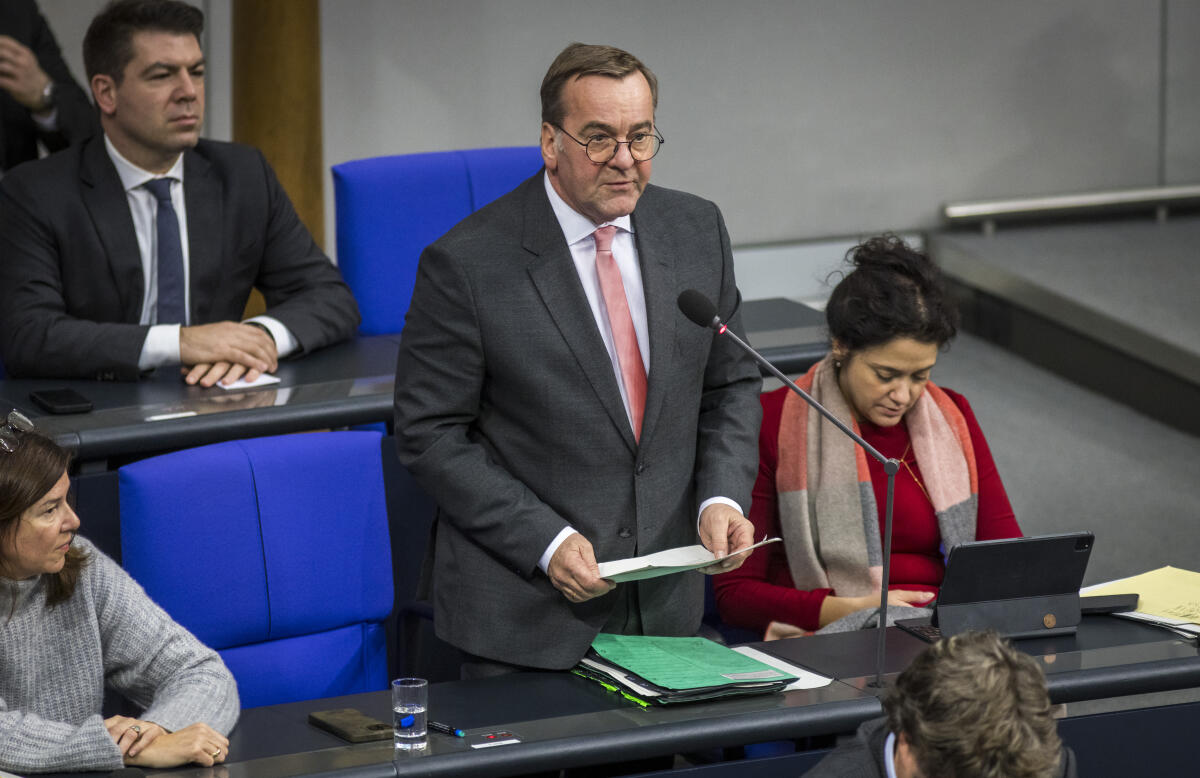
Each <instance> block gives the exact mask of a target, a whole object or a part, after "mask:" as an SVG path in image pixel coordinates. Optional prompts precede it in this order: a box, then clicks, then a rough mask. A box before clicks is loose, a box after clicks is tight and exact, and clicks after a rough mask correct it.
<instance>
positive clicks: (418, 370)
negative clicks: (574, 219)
mask: <svg viewBox="0 0 1200 778" xmlns="http://www.w3.org/2000/svg"><path fill="white" fill-rule="evenodd" d="M633 224H634V230H635V237H636V240H637V245H638V253H639V257H640V262H641V266H642V278H643V281H644V284H645V295H646V308H647V316H648V329H649V343H650V346H649V350H650V357H649V361H650V372H649V385H648V391H647V398H646V411H645V417H644V420H643V428H642V437H641V442H640V444H639V443H638V442H637V441H635V439H634V437H633V432H632V430H631V428H630V425H629V420H628V417H627V416H626V413H625V408H624V405H623V404H622V402H621V395H620V390H619V389H618V387H617V380H616V377H615V375H614V373H613V368H612V363H611V362H610V361H609V358H608V353H607V351H606V350H605V348H604V344H603V341H602V340H601V337H600V333H599V332H598V330H597V328H596V323H595V320H594V319H593V317H592V314H591V310H590V308H589V307H588V303H587V299H586V297H585V295H584V292H583V287H582V285H581V284H580V282H579V277H578V275H577V273H576V270H575V266H574V264H573V262H572V260H571V255H570V250H569V249H568V247H567V244H566V241H565V239H564V238H563V234H562V230H561V228H560V227H559V224H558V221H557V220H556V219H555V217H554V213H553V211H552V210H551V207H550V204H549V201H548V199H547V197H546V193H545V190H544V188H543V183H542V174H541V173H538V174H537V175H535V176H534V177H533V178H530V179H529V180H527V181H525V182H524V183H522V184H521V185H520V186H519V187H518V188H517V189H516V190H514V191H513V192H512V193H510V194H508V195H505V196H504V197H502V198H500V199H499V200H497V201H496V202H494V203H492V204H491V205H489V206H487V207H485V208H483V209H482V210H480V211H478V212H476V213H475V214H473V215H472V216H470V217H468V218H467V219H465V220H464V221H463V222H462V223H460V224H459V225H458V226H456V227H455V228H454V229H452V230H451V231H450V232H449V233H447V234H446V235H445V236H444V237H442V238H441V239H440V240H438V241H437V242H436V243H434V244H433V245H431V246H429V247H428V248H427V249H426V250H425V252H424V253H423V254H422V256H421V261H420V266H419V268H418V271H417V279H416V284H415V288H414V292H413V298H412V305H411V307H410V309H409V312H408V318H407V321H406V324H405V328H404V334H403V340H402V343H401V347H400V358H399V362H398V366H397V373H396V437H397V446H398V448H399V452H400V457H401V460H402V461H403V462H404V463H405V464H406V465H407V466H408V467H409V469H410V470H411V471H412V473H413V475H414V476H415V477H416V478H417V480H418V482H419V483H421V484H422V486H423V487H424V488H425V489H426V490H427V491H428V492H429V493H430V495H431V496H432V497H433V498H434V499H435V500H436V501H437V503H438V506H439V514H438V516H439V521H438V522H437V525H436V551H435V555H434V603H435V621H436V625H437V632H438V634H439V635H440V636H442V637H443V638H444V639H446V640H448V641H449V642H451V643H453V644H454V645H457V646H459V647H460V648H463V649H465V650H466V651H469V652H471V653H473V654H477V655H480V656H483V657H487V658H490V659H496V660H500V661H504V662H509V663H514V664H521V665H529V666H536V667H547V668H566V667H570V666H571V665H573V664H574V663H575V662H576V661H577V660H578V659H579V658H580V657H581V656H582V655H583V654H584V652H585V651H586V650H587V647H588V645H589V644H590V643H591V641H592V639H593V638H594V637H595V635H596V633H597V632H598V631H599V629H600V627H601V626H602V625H603V624H604V622H605V620H606V619H607V618H608V616H609V614H610V613H611V612H612V609H613V606H614V602H615V593H610V594H608V595H606V596H604V597H600V598H597V599H594V600H591V601H589V602H586V603H582V604H578V605H573V604H571V603H570V602H568V601H567V600H566V599H565V598H564V597H563V596H562V595H561V594H559V593H558V591H557V590H555V589H554V587H553V586H552V585H551V584H550V581H549V579H548V578H547V577H546V576H545V574H543V573H542V572H541V570H540V569H539V568H538V567H537V562H538V558H539V557H540V556H541V554H542V553H543V552H544V551H545V549H546V547H547V546H548V545H549V543H550V541H551V540H552V539H553V538H554V537H555V535H557V534H558V533H559V531H560V530H561V529H562V528H563V527H565V526H567V525H568V524H569V525H570V526H572V527H574V528H575V529H577V530H578V531H579V532H581V533H582V534H583V535H584V536H585V537H586V538H587V539H588V540H589V541H590V542H591V543H592V545H593V547H594V549H595V551H596V557H597V559H598V560H599V561H606V560H611V559H619V558H623V557H629V556H634V555H640V554H648V553H652V552H655V551H662V550H663V549H667V548H671V547H674V546H681V545H689V544H693V543H697V542H699V539H698V537H697V534H696V509H697V506H698V505H699V503H700V502H702V501H703V500H704V499H707V498H708V497H712V496H717V495H724V496H727V497H730V498H732V499H734V500H737V501H739V503H740V504H741V506H742V508H743V509H744V510H749V505H750V489H751V486H752V484H753V481H754V476H755V472H756V470H757V461H758V451H757V435H758V426H759V420H760V415H761V410H760V406H759V402H758V394H759V391H760V388H761V379H760V377H759V373H758V370H757V368H756V366H755V365H754V363H753V362H752V361H751V360H750V359H749V358H747V357H746V356H745V355H744V354H742V353H741V352H739V351H737V350H736V348H735V346H734V345H733V344H732V343H730V342H729V341H728V339H719V340H717V339H715V336H714V333H713V332H712V331H711V330H705V329H703V328H701V327H698V326H696V325H695V324H693V323H691V322H689V321H688V320H687V319H686V318H684V316H683V315H682V314H681V313H680V312H679V311H678V308H677V306H676V298H677V297H678V295H679V293H680V292H681V291H683V290H685V289H689V288H694V289H698V290H700V291H701V292H703V293H704V294H705V295H707V296H709V298H710V299H712V300H714V301H717V305H718V307H719V309H720V312H721V314H722V315H723V316H724V317H726V318H727V319H728V320H729V321H730V322H731V325H732V326H733V327H734V328H735V329H740V327H741V324H740V316H739V313H738V306H739V296H738V292H737V288H736V286H735V285H734V277H733V262H732V256H731V253H730V248H729V238H728V236H727V234H726V232H725V226H724V223H723V221H722V219H721V215H720V212H719V211H718V210H717V208H716V206H715V205H713V204H712V203H710V202H707V201H704V200H701V199H699V198H697V197H693V196H691V195H686V194H683V193H680V192H674V191H671V190H667V189H661V188H658V187H653V186H651V187H648V188H647V189H646V191H645V192H644V193H643V195H642V197H641V199H640V200H639V202H638V205H637V210H636V211H635V212H634V214H633ZM621 586H637V587H638V599H639V601H640V604H641V610H640V613H641V618H642V622H643V627H644V629H645V631H646V633H647V634H657V635H691V634H694V633H695V631H696V629H697V628H698V626H699V622H700V617H701V612H702V609H703V594H702V590H703V580H702V578H701V576H700V575H698V574H694V573H688V574H684V575H675V576H668V577H663V578H657V579H652V580H648V581H643V582H639V583H636V584H621Z"/></svg>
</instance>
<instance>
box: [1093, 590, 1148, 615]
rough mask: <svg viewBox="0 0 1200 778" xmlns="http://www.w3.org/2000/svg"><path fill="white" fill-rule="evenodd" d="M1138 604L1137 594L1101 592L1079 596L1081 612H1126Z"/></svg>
mask: <svg viewBox="0 0 1200 778" xmlns="http://www.w3.org/2000/svg"><path fill="white" fill-rule="evenodd" d="M1137 606H1138V596H1137V595H1136V594H1099V595H1094V596H1084V597H1080V598H1079V612H1080V613H1125V612H1127V611H1135V610H1137Z"/></svg>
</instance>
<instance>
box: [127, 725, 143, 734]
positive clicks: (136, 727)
mask: <svg viewBox="0 0 1200 778" xmlns="http://www.w3.org/2000/svg"><path fill="white" fill-rule="evenodd" d="M129 728H130V729H132V730H133V731H134V732H136V733H138V734H139V735H140V734H142V728H141V727H139V726H138V725H137V724H130V725H129Z"/></svg>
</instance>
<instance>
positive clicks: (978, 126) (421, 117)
mask: <svg viewBox="0 0 1200 778" xmlns="http://www.w3.org/2000/svg"><path fill="white" fill-rule="evenodd" d="M1168 5H1169V11H1170V13H1169V14H1168V18H1169V19H1170V24H1171V35H1170V40H1171V41H1172V42H1173V45H1171V46H1169V49H1168V51H1169V53H1170V54H1171V57H1172V59H1171V62H1170V69H1169V72H1170V75H1171V77H1172V81H1171V84H1170V88H1169V90H1168V97H1169V99H1170V106H1169V108H1170V110H1169V113H1168V115H1169V118H1170V122H1169V124H1168V127H1167V130H1168V132H1167V133H1166V138H1167V146H1166V148H1167V149H1168V150H1169V155H1168V159H1169V163H1170V164H1169V169H1168V171H1167V177H1168V179H1169V180H1171V181H1173V182H1176V181H1184V180H1187V181H1195V180H1197V179H1200V140H1198V138H1200V135H1198V133H1197V132H1196V130H1197V129H1200V127H1197V125H1198V124H1200V105H1198V104H1197V103H1198V102H1200V101H1197V100H1195V99H1194V97H1195V94H1196V89H1197V84H1200V55H1197V54H1196V53H1195V46H1194V41H1195V39H1196V36H1197V33H1198V32H1200V8H1197V4H1195V3H1191V2H1188V1H1187V0H1172V1H1171V2H1170V3H1169V4H1168ZM589 9H591V10H589ZM1161 10H1162V5H1161V4H1160V3H1159V2H1156V1H1155V0H1055V2H1045V0H1008V1H1007V2H994V0H906V2H889V1H888V0H843V2H827V1H822V0H802V1H788V2H785V1H783V0H775V1H772V0H743V1H742V2H737V3H727V2H718V1H716V0H713V1H710V2H696V1H695V0H611V1H610V2H606V3H602V4H600V5H598V6H597V5H595V4H587V5H584V4H580V3H564V2H562V0H459V1H458V2H390V1H388V0H325V2H324V3H323V5H322V12H323V24H322V29H323V34H324V36H325V38H324V41H323V50H324V83H323V94H324V100H325V138H326V141H325V142H326V160H325V161H326V163H327V164H336V163H338V162H341V161H344V160H347V159H353V158H358V157H364V156H371V155H377V154H395V153H406V152H414V151H429V150H435V149H445V148H454V147H474V146H494V145H509V144H525V143H533V142H535V140H536V137H537V129H538V118H537V117H538V103H537V87H538V84H539V82H540V80H541V76H542V74H543V73H544V71H545V68H546V66H547V65H548V64H549V62H550V60H551V59H552V58H553V56H554V54H555V53H557V51H558V50H559V49H561V48H562V46H563V45H565V44H566V43H568V42H570V41H572V40H576V39H584V40H586V41H591V42H611V43H613V44H615V45H618V46H621V47H624V48H627V49H629V50H630V51H633V52H634V53H636V54H638V55H639V56H640V57H642V58H643V59H644V60H645V61H646V63H647V64H648V65H649V66H650V67H651V68H653V69H654V70H655V71H656V72H657V73H658V75H659V77H660V81H661V87H662V94H661V99H660V106H659V123H660V125H661V128H662V131H663V133H664V135H665V136H666V138H667V141H668V142H667V145H666V147H665V148H664V150H663V152H662V154H661V155H660V157H659V158H658V159H656V160H655V179H656V181H658V182H659V183H662V184H665V185H668V186H673V187H678V188H681V189H686V190H689V191H693V192H696V193H699V194H702V195H705V196H708V197H711V198H712V199H714V200H716V201H717V202H718V203H719V204H720V205H721V206H722V208H723V209H724V210H725V213H726V216H727V218H728V221H729V227H730V232H731V234H732V236H733V239H734V241H735V243H741V244H748V243H763V242H775V241H793V240H797V239H811V238H815V237H824V236H831V235H854V234H862V233H867V232H874V231H877V230H881V229H911V228H923V227H929V226H932V225H933V224H935V223H936V214H937V209H938V206H939V204H940V203H942V202H943V201H946V200H954V199H963V198H987V197H1000V196H1008V195H1021V194H1034V193H1047V192H1065V191H1074V190H1086V189H1093V188H1112V187H1125V186H1144V185H1152V184H1155V183H1158V176H1159V167H1160V142H1159V138H1160V129H1161V128H1160V84H1161V82H1162V79H1161V72H1160V71H1161V58H1160V51H1161V45H1160V44H1161V40H1160V38H1161V36H1160V32H1161Z"/></svg>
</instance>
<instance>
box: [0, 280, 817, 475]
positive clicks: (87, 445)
mask: <svg viewBox="0 0 1200 778" xmlns="http://www.w3.org/2000/svg"><path fill="white" fill-rule="evenodd" d="M743 311H744V314H743V315H744V317H745V320H746V327H747V331H748V337H749V339H750V342H751V343H752V344H754V345H755V346H756V347H757V348H759V349H761V350H762V351H763V353H764V355H765V356H766V357H767V358H768V359H771V360H772V361H774V362H775V363H776V364H777V366H778V367H779V368H780V369H781V370H783V371H784V372H786V373H799V372H803V371H804V370H807V369H808V367H809V365H811V364H813V363H814V362H816V361H817V360H818V359H820V358H821V357H822V356H823V355H824V353H825V350H826V348H825V342H824V338H823V337H822V334H821V329H820V328H821V326H823V324H824V314H822V313H821V312H820V311H816V310H814V309H812V308H809V307H808V306H805V305H802V304H800V303H797V302H794V301H791V300H785V299H782V298H774V299H770V300H754V301H748V302H746V303H745V304H744V306H743ZM399 343H400V336H399V335H376V336H372V337H361V338H356V339H355V340H352V341H349V342H347V343H341V344H337V345H334V346H330V347H328V348H325V349H321V350H320V351H317V352H314V353H312V354H309V355H308V356H306V357H304V358H303V359H297V360H294V361H284V362H281V363H280V365H279V370H278V372H277V373H276V375H277V376H278V377H279V379H280V382H279V383H278V384H274V385H272V386H264V387H259V388H257V389H248V390H244V391H235V392H230V391H227V390H225V389H219V388H216V387H213V388H208V389H205V388H203V387H198V386H188V385H187V384H185V383H184V382H183V380H182V379H181V378H180V376H179V374H178V373H177V372H176V371H175V370H174V369H171V368H163V369H160V370H157V371H155V372H154V373H153V374H152V375H151V376H150V377H148V378H145V379H143V380H141V381H134V382H110V381H89V380H83V379H78V380H56V379H29V378H9V379H5V380H0V407H3V408H4V409H5V411H4V412H7V408H17V409H19V410H21V411H22V412H23V413H25V414H26V415H27V416H29V418H31V419H32V420H33V421H34V423H35V424H36V425H37V426H38V429H39V430H41V431H43V432H44V433H46V434H47V435H50V436H51V437H52V438H54V440H55V441H56V442H58V443H59V444H60V445H62V446H64V447H66V448H68V449H70V450H71V451H73V452H74V453H75V457H76V461H77V462H78V463H79V465H80V470H81V471H83V470H86V471H95V470H103V469H105V468H106V467H107V466H108V463H107V459H108V458H110V457H113V458H116V457H123V458H125V459H126V460H128V459H136V458H141V457H145V456H150V455H153V454H159V453H163V452H166V451H172V450H175V449H180V448H189V447H191V446H199V445H204V444H206V443H217V442H220V441H223V440H232V439H236V438H248V437H258V436H261V435H279V434H285V433H290V432H301V431H304V430H311V429H324V428H329V427H348V426H353V425H357V424H371V423H375V422H390V421H391V419H392V414H393V410H392V390H393V384H394V381H395V372H396V352H397V349H398V348H399ZM62 387H70V388H71V389H74V390H75V391H77V392H79V393H80V394H82V395H83V396H84V397H87V398H88V399H89V400H91V401H92V403H93V404H94V406H95V407H94V410H92V411H90V412H88V413H80V414H67V415H60V416H55V415H50V414H46V413H44V412H43V411H42V410H41V409H40V408H38V407H37V406H36V405H34V404H33V403H32V402H31V401H30V399H29V393H30V392H33V391H37V390H39V389H57V388H62Z"/></svg>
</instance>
